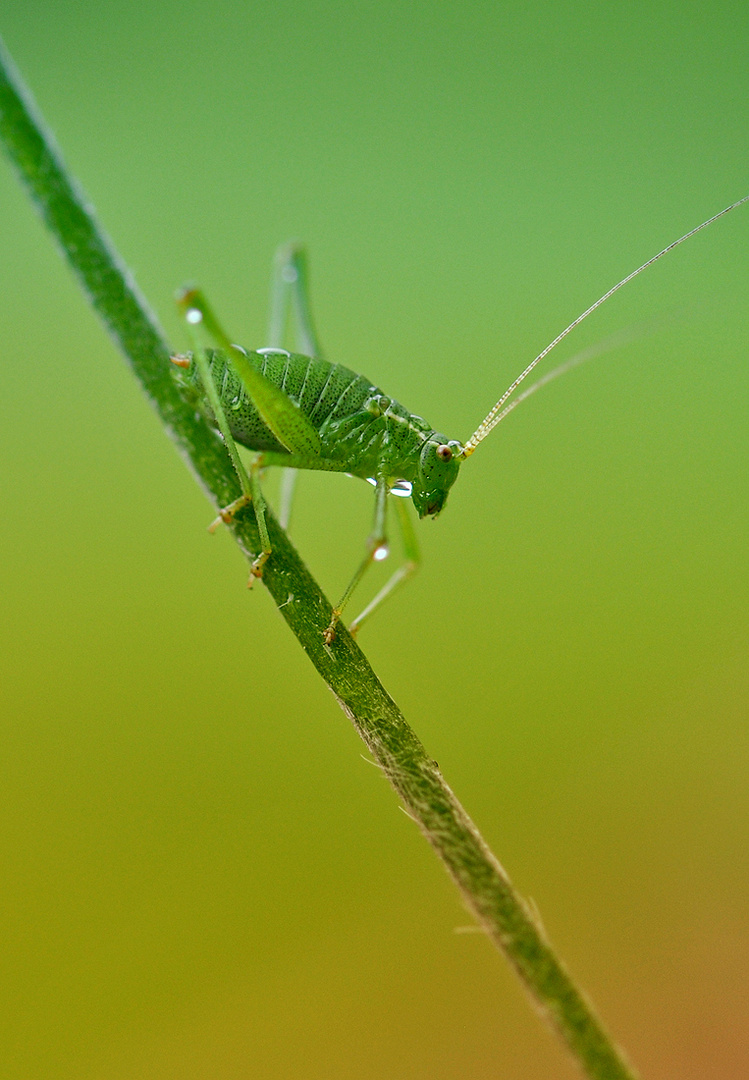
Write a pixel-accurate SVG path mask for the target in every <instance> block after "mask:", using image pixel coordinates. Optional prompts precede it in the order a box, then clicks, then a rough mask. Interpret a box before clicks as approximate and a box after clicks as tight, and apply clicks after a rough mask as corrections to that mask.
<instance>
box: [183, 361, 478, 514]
mask: <svg viewBox="0 0 749 1080" xmlns="http://www.w3.org/2000/svg"><path fill="white" fill-rule="evenodd" d="M242 352H244V354H245V356H246V358H247V360H248V361H249V363H250V364H251V365H252V366H253V367H254V368H255V369H256V370H257V371H259V372H261V374H262V375H264V376H265V377H266V378H267V379H268V380H269V381H270V382H272V383H273V385H274V386H276V387H278V388H279V389H280V390H282V391H283V392H284V394H285V395H286V397H288V399H289V401H290V402H293V404H294V405H296V406H297V407H298V408H299V409H300V410H301V412H302V413H303V414H304V415H305V416H306V417H307V418H308V419H309V421H310V423H311V424H312V426H313V427H314V428H315V430H316V431H317V433H318V434H319V437H320V443H321V445H320V452H319V455H318V456H315V457H312V456H309V457H305V459H304V460H303V461H301V460H300V455H298V454H297V455H294V454H290V453H289V451H288V450H287V449H286V448H285V447H284V445H283V444H282V443H281V442H280V441H279V439H278V438H277V436H276V435H275V434H274V432H273V431H272V430H271V428H270V427H269V426H268V424H267V423H266V422H265V421H264V420H263V418H262V416H261V415H260V412H259V411H258V409H257V408H256V406H255V404H254V402H253V400H252V398H251V397H250V395H249V393H248V392H247V389H246V388H245V385H244V383H243V381H242V379H241V378H240V376H239V375H238V373H237V371H236V370H235V367H234V366H233V365H232V364H231V363H229V361H228V359H227V355H226V353H225V352H223V351H221V350H220V349H208V350H206V358H207V360H208V364H209V367H210V371H211V375H212V378H213V382H214V384H215V386H216V389H217V390H218V394H219V397H220V399H221V404H222V406H223V408H224V411H225V413H226V419H227V423H228V425H229V428H230V430H231V434H232V436H233V437H234V439H235V440H236V442H238V443H240V444H241V445H242V446H245V447H247V448H248V449H249V450H255V451H257V452H258V453H261V454H262V453H267V454H268V455H269V457H271V456H272V460H271V463H272V464H283V461H281V460H280V457H281V456H287V457H288V458H289V463H290V464H291V465H292V466H294V467H298V468H299V467H301V468H310V469H324V470H327V471H336V472H337V471H340V472H346V473H351V474H352V475H354V476H360V477H363V478H364V479H368V478H373V479H381V480H384V481H385V482H386V483H387V484H388V486H392V485H393V484H395V483H396V482H397V481H399V480H405V481H409V482H410V483H411V484H412V493H411V494H412V498H413V501H414V504H415V505H416V507H417V510H418V512H419V514H420V516H422V517H423V516H424V515H425V514H436V513H439V511H440V510H441V509H442V507H443V505H444V502H445V499H446V497H447V491H448V489H449V488H450V487H451V486H452V484H453V483H454V481H455V478H456V476H457V472H458V466H459V457H458V453H457V452H458V450H459V449H460V443H458V442H456V441H450V442H449V444H448V439H447V437H446V436H445V435H442V434H441V433H440V432H437V431H435V430H434V428H432V427H431V425H430V424H428V423H427V422H426V420H424V419H423V418H422V417H421V416H416V415H415V414H413V413H410V412H409V411H408V410H407V409H405V408H404V407H403V406H402V405H401V404H400V403H399V402H397V401H395V400H394V399H393V398H391V397H388V396H387V395H386V394H384V393H383V391H382V390H380V388H379V387H378V386H374V385H373V384H372V383H371V382H370V380H369V379H367V378H365V377H364V376H363V375H357V374H356V372H354V371H352V370H351V369H350V368H347V367H343V365H342V364H331V363H329V362H328V361H327V360H318V359H312V358H310V357H308V356H302V355H301V354H299V353H289V352H286V350H284V349H261V350H259V351H257V352H249V351H246V350H244V349H243V350H242ZM181 379H182V382H183V385H185V386H186V387H189V388H192V389H193V390H195V391H196V392H197V393H198V395H199V396H200V398H201V407H202V408H203V409H204V410H205V411H207V412H208V413H209V414H210V406H209V405H208V404H207V402H206V400H205V398H204V396H203V394H202V386H201V383H200V376H199V374H198V370H197V365H196V363H195V361H194V359H193V360H191V362H190V364H189V366H188V367H186V368H185V369H184V370H183V371H182V373H181ZM445 444H448V445H449V446H450V448H451V450H452V452H453V453H454V454H455V456H454V457H453V458H452V460H450V461H448V462H444V461H442V460H440V459H439V457H438V453H437V451H438V449H439V448H442V452H444V446H445Z"/></svg>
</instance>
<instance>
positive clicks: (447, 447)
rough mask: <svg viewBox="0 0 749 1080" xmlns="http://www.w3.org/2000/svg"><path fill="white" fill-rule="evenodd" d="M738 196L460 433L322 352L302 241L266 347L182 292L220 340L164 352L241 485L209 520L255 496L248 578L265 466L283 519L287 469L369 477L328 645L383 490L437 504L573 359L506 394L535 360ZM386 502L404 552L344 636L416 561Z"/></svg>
mask: <svg viewBox="0 0 749 1080" xmlns="http://www.w3.org/2000/svg"><path fill="white" fill-rule="evenodd" d="M747 201H749V195H746V196H744V198H742V199H739V200H738V201H737V202H735V203H732V204H731V205H730V206H727V207H726V208H725V209H724V210H721V211H720V212H719V213H717V214H715V215H713V217H711V218H708V219H707V220H706V221H703V222H702V224H701V225H698V226H697V227H696V228H694V229H690V231H689V232H687V233H685V234H684V235H683V236H680V237H679V239H678V240H674V241H673V242H672V243H670V244H668V246H667V247H665V248H663V249H662V250H661V251H659V252H658V253H657V254H656V255H653V256H652V258H650V259H648V260H647V261H646V262H644V263H643V264H642V265H641V266H639V267H638V268H637V269H636V270H633V271H632V272H631V273H630V274H627V276H626V277H624V278H622V280H621V281H619V282H617V284H616V285H614V286H612V288H610V289H609V290H608V291H607V292H605V293H604V294H603V296H601V297H599V299H598V300H596V302H595V303H594V304H591V306H590V307H589V308H587V309H586V310H585V311H584V312H582V314H581V315H578V317H577V318H576V319H574V320H573V321H572V322H571V323H570V324H569V326H567V327H566V328H565V329H564V330H563V331H562V332H561V333H560V334H558V335H557V337H555V338H554V340H553V341H552V342H551V343H550V344H549V345H547V346H546V348H545V349H543V350H542V351H541V352H540V353H539V354H538V356H536V357H535V359H534V360H532V361H531V362H530V364H528V365H527V367H526V368H525V369H524V370H523V371H522V372H521V373H520V374H519V375H518V376H517V378H516V379H514V380H513V382H512V383H511V384H510V386H509V387H508V388H507V390H505V392H504V393H503V394H502V396H501V397H500V398H499V400H498V401H497V403H496V404H495V405H494V406H493V407H492V408H491V410H490V411H489V413H488V415H487V416H486V418H485V419H484V420H483V421H482V422H481V423H480V424H479V426H478V427H477V429H476V430H475V431H474V433H473V434H472V435H471V437H470V438H469V439H468V440H467V441H466V442H465V443H462V442H460V441H459V440H457V439H450V438H448V437H447V436H446V435H443V434H442V433H441V432H438V431H436V430H435V429H434V428H433V427H432V426H431V425H430V424H429V423H427V421H426V420H424V419H422V417H420V416H417V415H415V414H414V413H411V412H409V411H408V409H406V408H404V406H403V405H401V404H400V403H399V402H397V401H395V399H393V398H391V397H389V396H388V395H387V394H385V393H383V391H382V390H380V388H379V387H378V386H375V385H373V384H372V383H371V382H370V380H369V379H367V378H365V377H364V376H362V375H357V374H356V373H355V372H354V371H352V370H351V369H350V368H347V367H343V366H342V365H341V364H333V363H330V362H329V361H327V360H325V359H323V358H322V355H321V352H320V348H319V346H318V343H317V339H316V335H315V332H314V328H313V323H312V318H311V314H310V308H309V295H308V286H307V270H306V259H305V256H304V252H303V250H302V249H301V248H299V247H297V246H295V245H288V246H286V247H284V248H281V249H279V252H278V254H277V256H276V264H275V271H274V288H273V300H272V309H271V320H270V329H269V340H270V345H269V347H267V348H263V349H256V350H255V351H252V352H250V351H248V350H246V349H243V348H242V347H241V346H239V345H235V344H232V342H231V341H230V340H229V338H228V337H227V336H226V334H225V333H224V331H223V330H222V329H221V327H220V325H219V323H218V321H217V320H216V318H215V316H214V314H213V312H212V310H211V308H210V306H209V305H208V303H207V301H206V300H205V298H204V297H203V295H202V293H200V291H199V290H197V289H186V290H184V291H183V293H182V294H181V296H180V301H179V302H180V306H181V307H182V309H183V311H184V313H185V317H186V319H187V322H188V324H189V325H190V326H192V327H196V326H200V325H202V327H203V328H204V329H205V331H206V332H207V333H208V335H209V336H210V338H211V339H212V341H213V342H215V344H216V345H217V346H218V347H217V348H211V349H202V348H199V347H195V348H194V349H193V351H192V352H190V353H185V354H180V355H177V356H173V357H172V361H173V363H174V364H176V365H177V367H178V368H180V369H181V377H180V381H181V384H182V387H183V389H184V391H185V392H186V393H188V394H193V395H194V396H195V397H196V399H197V400H199V401H200V404H201V407H202V408H203V410H204V412H205V413H206V415H207V416H208V417H209V419H210V420H211V421H212V422H213V423H214V424H215V425H216V427H217V428H218V430H219V431H220V433H221V435H222V436H223V438H224V441H225V443H226V447H227V450H228V451H229V454H230V456H231V459H232V462H233V464H234V468H235V469H236V471H237V474H238V477H239V481H240V484H241V487H242V495H241V496H240V497H239V498H238V499H236V500H235V501H234V502H233V503H231V504H230V505H229V506H227V507H224V509H223V510H221V512H220V515H219V517H218V518H217V519H216V521H215V522H214V523H213V524H212V525H211V529H214V528H215V527H216V526H217V525H218V524H219V523H220V522H221V521H224V522H226V523H229V522H230V521H231V520H232V518H233V516H234V514H236V513H237V511H238V510H240V509H241V508H242V507H243V506H246V505H247V504H248V503H250V502H252V503H253V504H254V509H255V514H256V518H257V524H258V531H259V534H260V542H261V548H262V550H261V552H260V554H259V555H258V557H257V558H256V559H255V560H254V562H253V563H252V566H251V569H250V584H252V582H253V581H254V580H255V578H258V577H261V576H262V572H263V566H264V565H265V563H266V561H267V560H268V558H269V556H270V555H271V553H272V548H271V543H270V538H269V535H268V528H267V524H266V521H265V508H266V504H265V500H264V498H263V494H262V491H261V489H260V473H261V471H262V470H263V469H265V468H266V467H267V466H270V465H278V466H282V467H284V468H285V469H286V470H289V471H287V472H286V473H285V482H284V484H283V486H282V506H281V512H280V519H281V523H282V524H286V523H287V521H288V512H289V506H290V499H291V491H292V484H291V477H292V476H293V475H294V474H293V473H291V472H290V470H298V469H318V470H323V471H326V472H344V473H349V474H351V475H353V476H358V477H361V478H362V479H364V480H368V481H369V483H371V484H373V485H374V488H375V508H374V521H373V526H372V531H371V533H370V535H369V538H368V540H367V545H366V554H365V556H364V559H363V560H362V561H361V563H360V564H359V566H358V568H357V570H356V572H355V573H354V576H353V577H352V579H351V581H350V582H349V584H348V586H347V588H346V590H345V591H344V593H343V596H342V597H341V599H340V600H339V602H338V604H337V605H336V606H335V608H333V612H332V616H331V620H330V623H329V625H328V627H327V628H326V630H325V632H324V638H325V642H326V644H330V643H331V642H332V641H333V639H334V637H335V632H336V626H337V624H338V622H339V620H340V618H341V614H342V612H343V610H344V607H345V606H346V604H347V603H348V601H349V599H350V598H351V595H352V593H353V592H354V590H355V588H356V587H357V585H358V584H359V582H360V581H361V579H362V577H363V576H364V574H365V573H366V571H367V569H368V567H369V566H370V565H371V564H372V562H376V561H380V560H381V559H384V558H385V557H386V556H387V554H388V542H387V528H386V519H387V506H388V495H390V494H394V495H401V496H409V495H410V497H411V499H412V501H413V504H414V506H415V507H416V511H417V513H418V515H419V517H420V518H423V517H427V516H432V517H434V516H436V515H437V514H439V513H440V512H441V511H442V509H443V508H444V506H445V503H446V501H447V496H448V493H449V491H450V488H451V487H452V486H453V484H454V483H455V481H456V479H457V477H458V472H459V470H460V467H461V465H462V463H463V462H464V461H465V460H466V459H467V458H469V457H470V456H471V455H472V454H473V452H474V451H475V450H476V447H477V446H478V445H479V443H481V442H482V440H483V439H485V438H486V436H487V435H488V434H489V432H490V431H492V430H493V428H495V427H496V425H497V424H499V423H500V422H501V421H502V420H503V419H504V418H505V417H506V416H507V414H508V413H509V412H511V411H512V409H514V408H515V407H516V406H517V405H519V404H520V402H521V401H522V400H524V399H525V398H526V397H528V395H529V394H530V393H532V392H533V391H534V390H535V389H537V388H538V387H539V386H541V385H543V384H545V383H547V382H548V381H549V380H550V379H552V378H554V377H555V376H556V375H558V374H561V373H562V372H563V371H565V370H567V368H568V367H569V366H571V365H570V363H567V364H564V365H562V366H561V367H559V368H557V369H556V370H554V371H552V372H551V373H550V374H548V375H546V376H544V378H543V379H541V380H539V381H538V382H536V383H534V384H533V385H532V386H531V387H530V388H528V389H526V390H525V391H524V392H523V393H522V394H519V395H517V396H515V397H513V398H512V400H510V398H511V396H512V395H513V394H514V393H515V391H516V390H517V389H518V387H519V386H520V384H521V383H522V382H523V381H524V380H525V379H526V378H527V376H528V375H529V374H530V373H531V371H533V369H534V368H535V367H536V365H537V364H539V363H540V362H541V360H543V359H544V357H546V356H547V355H548V354H549V353H550V352H551V350H552V349H554V348H555V347H556V346H557V345H558V344H559V343H560V342H561V341H562V340H563V339H564V338H565V337H567V335H568V334H569V333H570V332H571V331H572V330H574V328H575V327H576V326H578V325H579V324H580V323H581V322H582V321H583V320H584V319H586V318H587V317H588V316H589V315H591V314H592V313H593V312H594V311H595V310H596V309H597V308H599V307H600V306H601V304H603V303H604V302H605V301H606V300H608V299H609V297H610V296H613V294H614V293H615V292H617V291H618V290H619V289H621V288H622V287H623V286H624V285H626V284H627V283H628V282H630V281H631V280H632V279H633V278H635V277H637V275H638V274H641V273H642V271H643V270H646V269H647V268H648V267H649V266H652V265H653V263H655V262H657V261H658V260H659V259H661V258H662V257H663V256H664V255H666V254H667V253H668V252H669V251H672V250H673V249H674V248H675V247H678V246H679V244H682V243H684V241H685V240H688V239H689V238H690V237H691V236H694V235H695V233H698V232H700V231H701V230H702V229H704V228H706V227H707V226H708V225H711V224H712V223H713V222H714V221H717V220H718V218H721V217H723V216H724V215H725V214H728V213H729V212H730V211H731V210H735V209H736V207H738V206H741V205H742V204H743V203H745V202H747ZM289 296H291V298H292V301H293V305H294V309H295V316H296V322H297V328H298V336H299V338H300V341H301V343H302V348H303V352H301V353H291V352H287V351H286V350H285V349H282V348H280V341H281V337H282V333H283V326H284V323H285V320H286V307H287V303H288V299H289ZM236 443H240V444H241V445H242V446H244V447H246V448H247V449H249V450H251V451H253V457H252V459H251V462H250V465H249V470H247V469H245V467H244V465H243V463H242V460H241V458H240V457H239V453H238V451H237V447H236ZM396 506H397V511H398V522H399V525H400V529H401V533H402V538H403V549H404V553H405V562H404V564H403V565H402V566H400V567H399V568H398V569H397V570H396V571H395V573H394V574H393V575H392V576H391V577H390V579H389V580H388V581H387V583H386V584H385V585H384V587H383V588H382V589H380V591H379V592H378V593H377V595H376V596H375V597H374V599H373V600H372V601H371V602H370V603H369V604H368V605H367V606H366V607H365V608H364V610H363V611H362V612H361V614H360V615H359V616H358V617H357V618H356V619H354V621H353V622H352V623H351V624H350V626H349V631H350V632H351V633H353V634H355V633H356V631H357V630H358V629H359V627H360V626H361V624H362V622H363V621H364V620H365V619H366V618H368V617H369V616H370V615H371V614H372V612H373V611H374V610H375V609H376V608H377V607H378V606H379V605H380V604H381V603H382V601H383V600H384V599H385V598H386V597H387V596H389V595H390V594H391V593H392V592H393V591H394V589H396V588H397V587H398V586H399V585H401V584H402V583H403V582H404V581H406V580H407V578H408V577H409V576H410V575H411V574H412V573H413V572H414V571H415V570H416V568H417V566H418V564H419V550H418V545H417V542H416V537H415V534H414V531H413V527H412V525H411V521H410V519H409V517H408V513H407V507H406V503H405V500H404V499H403V498H399V499H397V500H396Z"/></svg>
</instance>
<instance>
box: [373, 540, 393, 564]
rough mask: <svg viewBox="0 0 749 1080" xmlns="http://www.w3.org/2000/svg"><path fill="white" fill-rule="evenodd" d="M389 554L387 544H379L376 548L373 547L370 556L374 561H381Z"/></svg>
mask: <svg viewBox="0 0 749 1080" xmlns="http://www.w3.org/2000/svg"><path fill="white" fill-rule="evenodd" d="M389 554H390V549H389V547H388V546H387V544H380V546H379V547H378V548H375V551H374V555H373V556H372V558H373V559H374V561H375V562H382V560H383V559H387V557H388V555H389Z"/></svg>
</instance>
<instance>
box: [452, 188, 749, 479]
mask: <svg viewBox="0 0 749 1080" xmlns="http://www.w3.org/2000/svg"><path fill="white" fill-rule="evenodd" d="M745 202H749V195H745V196H744V197H743V199H739V200H738V202H735V203H731V205H730V206H727V207H726V208H725V210H721V211H720V213H718V214H714V215H713V216H712V217H711V218H708V219H707V221H703V222H702V224H701V225H698V226H697V227H696V228H695V229H690V230H689V232H688V233H684V235H683V236H680V237H679V239H678V240H674V241H673V243H671V244H669V245H668V247H664V248H663V250H662V251H659V252H658V254H657V255H653V257H652V258H651V259H648V261H647V262H644V263H643V264H642V266H638V267H637V269H636V270H633V271H632V273H631V274H627V276H626V277H625V278H622V280H621V281H618V282H617V283H616V285H614V286H612V288H610V289H609V291H608V292H606V293H604V294H603V296H601V297H599V298H598V300H596V302H595V304H591V306H590V307H589V308H588V309H587V310H586V311H584V312H583V313H582V315H578V317H577V318H576V319H575V320H574V321H573V322H571V323H570V325H569V326H568V327H567V328H566V329H565V330H563V331H562V332H561V334H559V335H557V337H555V338H554V340H553V341H552V342H551V344H549V345H547V346H546V348H545V349H544V350H543V352H540V353H539V354H538V356H537V357H536V359H535V360H532V361H531V362H530V364H528V367H527V368H526V369H525V371H522V372H521V373H520V375H518V377H517V378H516V379H515V380H514V381H513V382H512V383H511V384H510V385H509V386H508V387H507V389H506V390H505V392H504V394H502V397H501V398H500V399H499V401H498V402H497V404H496V405H495V406H494V407H493V408H492V409H491V411H490V412H489V414H488V415H487V416H486V418H485V419H484V420H482V422H481V423H480V424H479V426H478V427H477V428H476V430H475V431H474V433H473V435H471V437H470V439H469V440H468V442H467V443H466V444H465V446H464V447H463V452H462V454H461V456H462V457H464V458H466V457H470V456H471V454H472V453H473V452H474V450H475V449H476V447H477V446H478V444H479V443H480V442H481V441H482V440H483V439H485V438H486V436H487V435H488V434H489V432H490V431H491V430H492V428H494V427H496V426H497V424H498V423H499V422H500V420H501V419H502V418H503V417H504V416H506V415H507V411H506V410H505V411H503V409H502V406H503V405H504V403H505V402H506V401H507V399H508V397H509V396H510V394H512V393H513V392H514V391H515V390H516V389H517V388H518V386H520V384H521V382H522V381H523V380H524V379H525V378H526V377H527V376H528V375H530V373H531V372H532V371H533V369H534V367H535V366H536V364H538V363H539V362H540V361H541V360H543V358H544V357H545V356H547V355H548V354H549V353H550V352H551V350H552V349H554V348H556V346H557V345H558V344H559V342H560V341H563V340H564V338H566V337H567V335H568V334H569V333H570V332H571V331H572V330H574V329H575V327H576V326H578V325H579V324H580V323H581V322H582V321H583V319H587V317H588V316H589V315H592V314H593V312H594V311H595V310H596V308H599V307H600V306H601V304H603V303H604V302H605V301H606V300H608V298H609V297H610V296H613V295H614V293H615V292H618V290H619V289H621V288H622V287H623V286H624V285H627V284H628V283H629V282H630V281H631V280H632V278H636V277H637V275H638V274H641V273H642V272H643V270H647V268H648V267H649V266H652V265H653V263H655V262H658V260H659V259H662V258H663V256H664V255H668V253H669V251H673V249H674V248H675V247H678V246H679V244H683V243H684V241H685V240H688V239H689V237H690V236H694V234H695V233H698V232H700V231H701V230H702V229H706V228H707V226H708V225H712V223H713V222H714V221H717V220H718V218H722V217H723V216H724V215H725V214H728V213H730V212H731V210H735V209H736V207H737V206H741V205H742V204H743V203H745Z"/></svg>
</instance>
